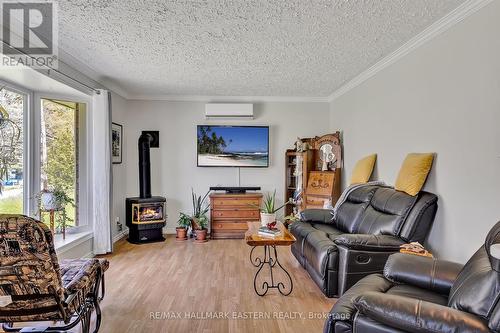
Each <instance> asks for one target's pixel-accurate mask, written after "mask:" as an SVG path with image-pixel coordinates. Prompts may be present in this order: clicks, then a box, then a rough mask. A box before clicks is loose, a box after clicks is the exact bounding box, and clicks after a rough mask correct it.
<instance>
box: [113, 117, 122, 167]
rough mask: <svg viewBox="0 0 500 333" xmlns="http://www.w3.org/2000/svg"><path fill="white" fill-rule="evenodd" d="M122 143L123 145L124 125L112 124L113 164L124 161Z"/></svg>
mask: <svg viewBox="0 0 500 333" xmlns="http://www.w3.org/2000/svg"><path fill="white" fill-rule="evenodd" d="M122 145H123V126H122V125H120V124H116V123H112V124H111V157H112V160H113V164H121V163H122V150H123V148H122Z"/></svg>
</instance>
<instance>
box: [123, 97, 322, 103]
mask: <svg viewBox="0 0 500 333" xmlns="http://www.w3.org/2000/svg"><path fill="white" fill-rule="evenodd" d="M127 99H128V100H148V101H172V102H203V103H209V102H253V103H258V102H294V103H298V102H306V103H312V102H314V103H328V102H329V100H328V97H309V96H297V97H296V96H205V95H135V96H134V95H132V96H129V97H128V98H127Z"/></svg>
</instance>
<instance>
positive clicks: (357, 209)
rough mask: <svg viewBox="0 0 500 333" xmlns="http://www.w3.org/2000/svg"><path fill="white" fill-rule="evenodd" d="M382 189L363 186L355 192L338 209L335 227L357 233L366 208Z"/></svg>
mask: <svg viewBox="0 0 500 333" xmlns="http://www.w3.org/2000/svg"><path fill="white" fill-rule="evenodd" d="M379 188H380V187H377V186H363V187H360V188H358V189H355V190H353V191H352V192H351V193H349V195H348V196H347V198H346V200H345V202H344V203H342V204H341V205H340V207H338V209H337V214H336V220H335V226H336V227H337V228H338V229H339V230H341V231H344V232H347V233H350V234H352V233H355V230H356V226H357V225H358V224H359V222H360V220H361V219H362V218H363V214H364V212H365V209H366V207H368V206H369V205H370V201H371V200H372V197H373V195H374V194H375V192H376V191H377V190H378V189H379Z"/></svg>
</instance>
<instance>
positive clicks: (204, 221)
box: [196, 215, 208, 243]
mask: <svg viewBox="0 0 500 333" xmlns="http://www.w3.org/2000/svg"><path fill="white" fill-rule="evenodd" d="M207 226H208V218H207V217H206V215H202V216H200V217H199V218H198V229H197V230H196V243H205V242H206V241H207Z"/></svg>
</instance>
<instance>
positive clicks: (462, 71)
mask: <svg viewBox="0 0 500 333" xmlns="http://www.w3.org/2000/svg"><path fill="white" fill-rule="evenodd" d="M499 31H500V1H494V2H492V3H491V4H489V5H487V6H486V7H485V8H483V9H482V10H480V11H479V12H477V13H475V14H473V15H472V16H470V17H468V18H467V19H465V20H464V21H462V22H460V23H458V24H457V25H455V26H454V27H452V28H451V29H450V30H448V31H446V32H445V33H443V34H441V35H439V36H438V37H436V38H434V39H433V40H431V41H430V42H428V43H426V44H424V45H423V46H421V47H420V48H418V49H417V50H415V51H414V52H412V53H410V54H409V55H407V56H405V57H404V58H403V59H401V60H399V61H398V62H397V63H395V64H393V65H391V66H390V67H388V68H386V69H384V70H383V71H381V72H379V73H378V74H376V75H375V76H374V77H372V78H371V79H369V80H368V81H366V82H365V83H363V84H361V85H360V86H358V87H356V88H354V89H352V90H351V91H349V92H348V93H346V94H345V95H343V96H341V97H339V98H338V99H336V100H334V101H333V102H332V103H331V105H330V108H331V111H330V112H331V117H330V119H331V120H330V121H331V125H330V128H331V130H337V129H341V130H342V131H343V137H344V152H345V168H346V170H347V172H346V173H347V174H349V173H350V171H351V170H352V167H353V164H354V163H355V161H356V160H357V159H359V158H360V157H362V156H364V155H366V154H369V153H373V152H375V153H378V156H379V157H378V167H377V171H376V176H377V177H378V178H379V179H382V180H385V181H387V182H389V183H391V184H393V183H394V181H395V178H396V175H397V172H398V170H399V167H400V164H401V162H402V160H403V159H404V157H405V155H406V154H407V153H409V152H436V153H437V159H436V161H435V165H434V167H433V171H432V173H431V175H430V177H429V179H428V182H427V185H426V187H425V189H426V190H428V191H431V192H434V193H437V194H438V195H439V205H440V206H439V210H438V214H437V217H436V220H435V223H434V227H433V229H432V232H431V235H430V238H429V244H428V246H430V248H431V250H432V251H434V252H436V253H437V254H438V256H440V257H443V258H447V259H451V260H455V261H461V262H463V261H465V260H466V259H467V258H468V257H469V256H471V254H472V253H473V252H474V251H475V250H476V249H477V248H478V247H479V246H480V245H481V244H482V243H483V240H484V238H485V236H486V233H487V231H488V230H489V229H490V228H491V226H492V225H493V224H494V223H495V222H496V221H498V220H499V219H500V38H499V36H498V32H499Z"/></svg>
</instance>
